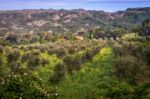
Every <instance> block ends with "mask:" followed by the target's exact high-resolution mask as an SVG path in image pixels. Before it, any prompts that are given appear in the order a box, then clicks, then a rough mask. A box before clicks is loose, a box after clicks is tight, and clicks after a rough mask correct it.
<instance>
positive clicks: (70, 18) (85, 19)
mask: <svg viewBox="0 0 150 99" xmlns="http://www.w3.org/2000/svg"><path fill="white" fill-rule="evenodd" d="M147 18H150V7H146V8H128V9H127V10H125V11H118V12H114V13H111V12H104V11H96V10H84V9H73V10H64V9H60V10H55V9H39V10H33V9H28V10H9V11H0V33H7V32H10V31H12V32H16V33H37V32H40V31H48V32H53V33H63V32H72V33H75V32H77V31H86V30H87V29H90V28H93V27H102V28H105V29H110V28H116V27H120V28H125V29H131V28H133V27H136V26H140V25H141V23H142V21H143V20H145V19H147Z"/></svg>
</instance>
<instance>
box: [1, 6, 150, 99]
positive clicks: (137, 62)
mask: <svg viewBox="0 0 150 99" xmlns="http://www.w3.org/2000/svg"><path fill="white" fill-rule="evenodd" d="M65 22H67V23H65ZM55 30H56V31H55ZM149 75H150V8H129V9H127V10H126V11H118V12H115V13H108V12H104V11H95V10H84V9H74V10H63V9H61V10H54V9H47V10H44V9H41V10H17V11H0V99H150V77H149Z"/></svg>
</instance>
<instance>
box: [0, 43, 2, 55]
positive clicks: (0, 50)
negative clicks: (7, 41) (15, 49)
mask: <svg viewBox="0 0 150 99" xmlns="http://www.w3.org/2000/svg"><path fill="white" fill-rule="evenodd" d="M1 53H3V46H1V45H0V54H1Z"/></svg>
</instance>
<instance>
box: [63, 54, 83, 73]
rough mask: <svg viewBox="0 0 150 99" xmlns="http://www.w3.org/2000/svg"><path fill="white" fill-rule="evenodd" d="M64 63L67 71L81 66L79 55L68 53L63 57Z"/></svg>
mask: <svg viewBox="0 0 150 99" xmlns="http://www.w3.org/2000/svg"><path fill="white" fill-rule="evenodd" d="M64 63H65V64H66V65H67V68H68V71H69V72H72V71H73V70H79V69H80V68H81V57H80V56H71V55H68V56H66V57H65V58H64Z"/></svg>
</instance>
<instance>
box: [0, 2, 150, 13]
mask: <svg viewBox="0 0 150 99" xmlns="http://www.w3.org/2000/svg"><path fill="white" fill-rule="evenodd" d="M136 7H150V0H0V10H19V9H49V8H53V9H78V8H83V9H87V10H104V11H108V12H114V11H118V10H125V9H127V8H136Z"/></svg>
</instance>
